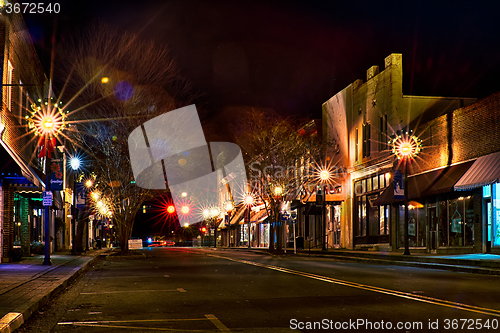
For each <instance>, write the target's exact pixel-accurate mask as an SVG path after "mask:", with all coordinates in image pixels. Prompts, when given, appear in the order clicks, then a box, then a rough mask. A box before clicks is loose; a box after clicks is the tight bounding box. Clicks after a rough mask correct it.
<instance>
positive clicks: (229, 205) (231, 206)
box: [221, 200, 234, 248]
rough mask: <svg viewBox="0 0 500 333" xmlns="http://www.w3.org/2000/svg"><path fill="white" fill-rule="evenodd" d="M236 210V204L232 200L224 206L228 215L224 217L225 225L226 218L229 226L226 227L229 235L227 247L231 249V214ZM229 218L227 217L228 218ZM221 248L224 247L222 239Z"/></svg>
mask: <svg viewBox="0 0 500 333" xmlns="http://www.w3.org/2000/svg"><path fill="white" fill-rule="evenodd" d="M233 209H234V204H233V202H232V201H231V200H228V201H226V203H225V204H224V210H225V211H226V214H225V216H224V224H225V223H226V218H227V225H226V233H227V244H226V245H227V247H228V248H229V243H230V241H231V214H232V212H233ZM226 216H227V217H226ZM221 246H222V239H221Z"/></svg>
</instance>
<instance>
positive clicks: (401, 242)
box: [398, 205, 405, 248]
mask: <svg viewBox="0 0 500 333" xmlns="http://www.w3.org/2000/svg"><path fill="white" fill-rule="evenodd" d="M398 207H399V216H398V247H399V248H402V247H404V246H405V205H398Z"/></svg>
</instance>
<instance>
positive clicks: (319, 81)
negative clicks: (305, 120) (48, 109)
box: [26, 0, 500, 117]
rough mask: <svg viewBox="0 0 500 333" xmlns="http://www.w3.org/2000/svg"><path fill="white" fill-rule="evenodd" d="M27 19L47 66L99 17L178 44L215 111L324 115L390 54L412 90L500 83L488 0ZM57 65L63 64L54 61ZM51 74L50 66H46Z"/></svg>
mask: <svg viewBox="0 0 500 333" xmlns="http://www.w3.org/2000/svg"><path fill="white" fill-rule="evenodd" d="M60 3H61V13H59V14H52V15H39V14H31V15H27V16H26V21H27V23H28V25H29V27H30V31H31V33H32V35H33V38H34V40H35V43H36V46H37V48H38V50H39V53H40V57H41V58H42V60H43V62H44V63H45V64H48V63H49V61H48V60H49V59H50V50H51V43H50V35H51V33H52V31H53V29H54V26H56V31H57V38H56V43H57V42H58V41H60V40H61V39H63V38H65V36H67V35H70V34H72V33H73V32H74V31H76V30H78V29H82V28H85V26H86V25H88V24H90V23H92V22H93V21H94V20H96V19H98V18H100V19H102V20H104V21H106V22H108V23H110V24H112V25H115V26H118V27H119V28H120V29H124V30H129V31H133V32H137V33H139V34H140V35H141V36H142V37H143V38H145V39H154V40H155V41H156V42H158V43H161V44H165V45H167V46H168V47H169V48H170V49H171V54H172V56H173V57H174V59H175V60H176V61H177V64H178V65H179V67H180V68H181V70H182V73H183V74H184V75H185V76H186V77H187V78H188V79H190V80H191V81H192V82H193V84H194V86H195V88H196V90H197V92H198V93H202V94H203V95H202V97H200V98H199V99H198V100H197V101H196V104H197V105H198V106H201V107H204V108H206V109H207V110H209V111H210V112H212V113H213V114H216V113H218V112H220V111H221V110H222V109H223V108H224V107H225V106H228V105H251V106H262V107H271V108H273V109H275V110H276V111H277V112H279V113H280V114H283V115H286V114H294V115H311V116H313V117H320V115H321V104H322V103H323V102H325V101H326V100H327V99H329V98H330V97H331V96H333V95H334V94H335V93H337V92H338V91H340V90H341V89H343V88H344V87H346V86H347V85H349V84H350V83H352V82H353V81H354V80H356V79H363V80H364V81H365V80H366V70H367V69H368V68H369V67H371V66H372V65H379V66H380V69H381V70H383V66H384V58H385V57H386V56H388V55H389V54H390V53H402V54H403V67H404V68H403V77H404V81H403V93H404V94H407V95H429V96H450V97H459V96H463V97H477V98H482V97H486V96H488V95H490V94H492V93H494V92H497V91H500V80H499V79H498V78H499V76H500V28H499V27H500V25H499V24H498V15H499V13H500V4H498V3H497V4H492V2H491V1H488V2H480V1H474V2H471V1H447V2H440V1H432V2H431V1H429V2H415V1H411V2H402V1H393V2H391V1H342V2H340V1H328V2H327V1H321V2H314V1H279V2H277V1H273V2H269V1H190V0H187V1H147V0H141V1H126V0H125V1H123V0H122V1H114V0H111V1H108V0H101V1H94V0H89V1H81V0H65V1H60ZM55 65H56V66H57V63H56V64H55ZM46 72H47V73H48V69H47V70H46Z"/></svg>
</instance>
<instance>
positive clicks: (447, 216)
mask: <svg viewBox="0 0 500 333" xmlns="http://www.w3.org/2000/svg"><path fill="white" fill-rule="evenodd" d="M473 163H474V161H470V162H465V163H459V164H455V165H452V166H447V167H444V168H439V169H436V170H431V171H427V172H424V173H421V174H417V175H411V176H409V177H408V188H407V191H408V199H409V201H408V235H409V237H408V240H409V247H410V249H411V251H413V252H438V253H472V252H475V250H474V246H475V241H477V233H478V228H479V232H480V230H481V229H480V226H476V225H475V224H476V223H478V222H476V218H475V216H476V215H478V214H480V212H481V209H480V207H479V206H477V205H475V202H477V201H480V200H481V194H480V193H479V192H480V191H472V190H467V191H456V190H454V186H455V184H456V183H457V182H458V181H459V179H460V178H461V177H462V176H463V175H464V174H465V173H466V172H467V171H468V170H469V169H470V168H471V166H472V165H473ZM373 204H374V205H377V206H378V207H380V211H382V207H384V208H383V210H384V212H386V211H387V209H388V208H389V209H390V211H391V212H392V216H391V215H390V214H389V215H390V216H389V220H390V222H391V223H392V225H393V226H392V227H390V230H391V231H393V232H394V234H395V235H393V236H392V237H391V240H393V243H394V244H392V249H393V250H396V249H402V248H404V246H405V237H404V227H405V221H404V215H405V213H404V211H405V206H404V201H403V200H402V199H398V200H395V199H394V183H393V182H391V183H390V185H389V186H388V187H387V188H386V190H385V191H384V192H383V193H382V194H381V195H380V197H379V198H378V199H377V200H375V201H374V202H373ZM478 216H479V215H478ZM479 243H480V240H479ZM476 246H477V244H476Z"/></svg>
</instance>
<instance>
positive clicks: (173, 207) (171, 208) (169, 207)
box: [167, 205, 175, 214]
mask: <svg viewBox="0 0 500 333" xmlns="http://www.w3.org/2000/svg"><path fill="white" fill-rule="evenodd" d="M174 212H175V206H174V205H169V206H168V207H167V213H169V214H173V213H174Z"/></svg>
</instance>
